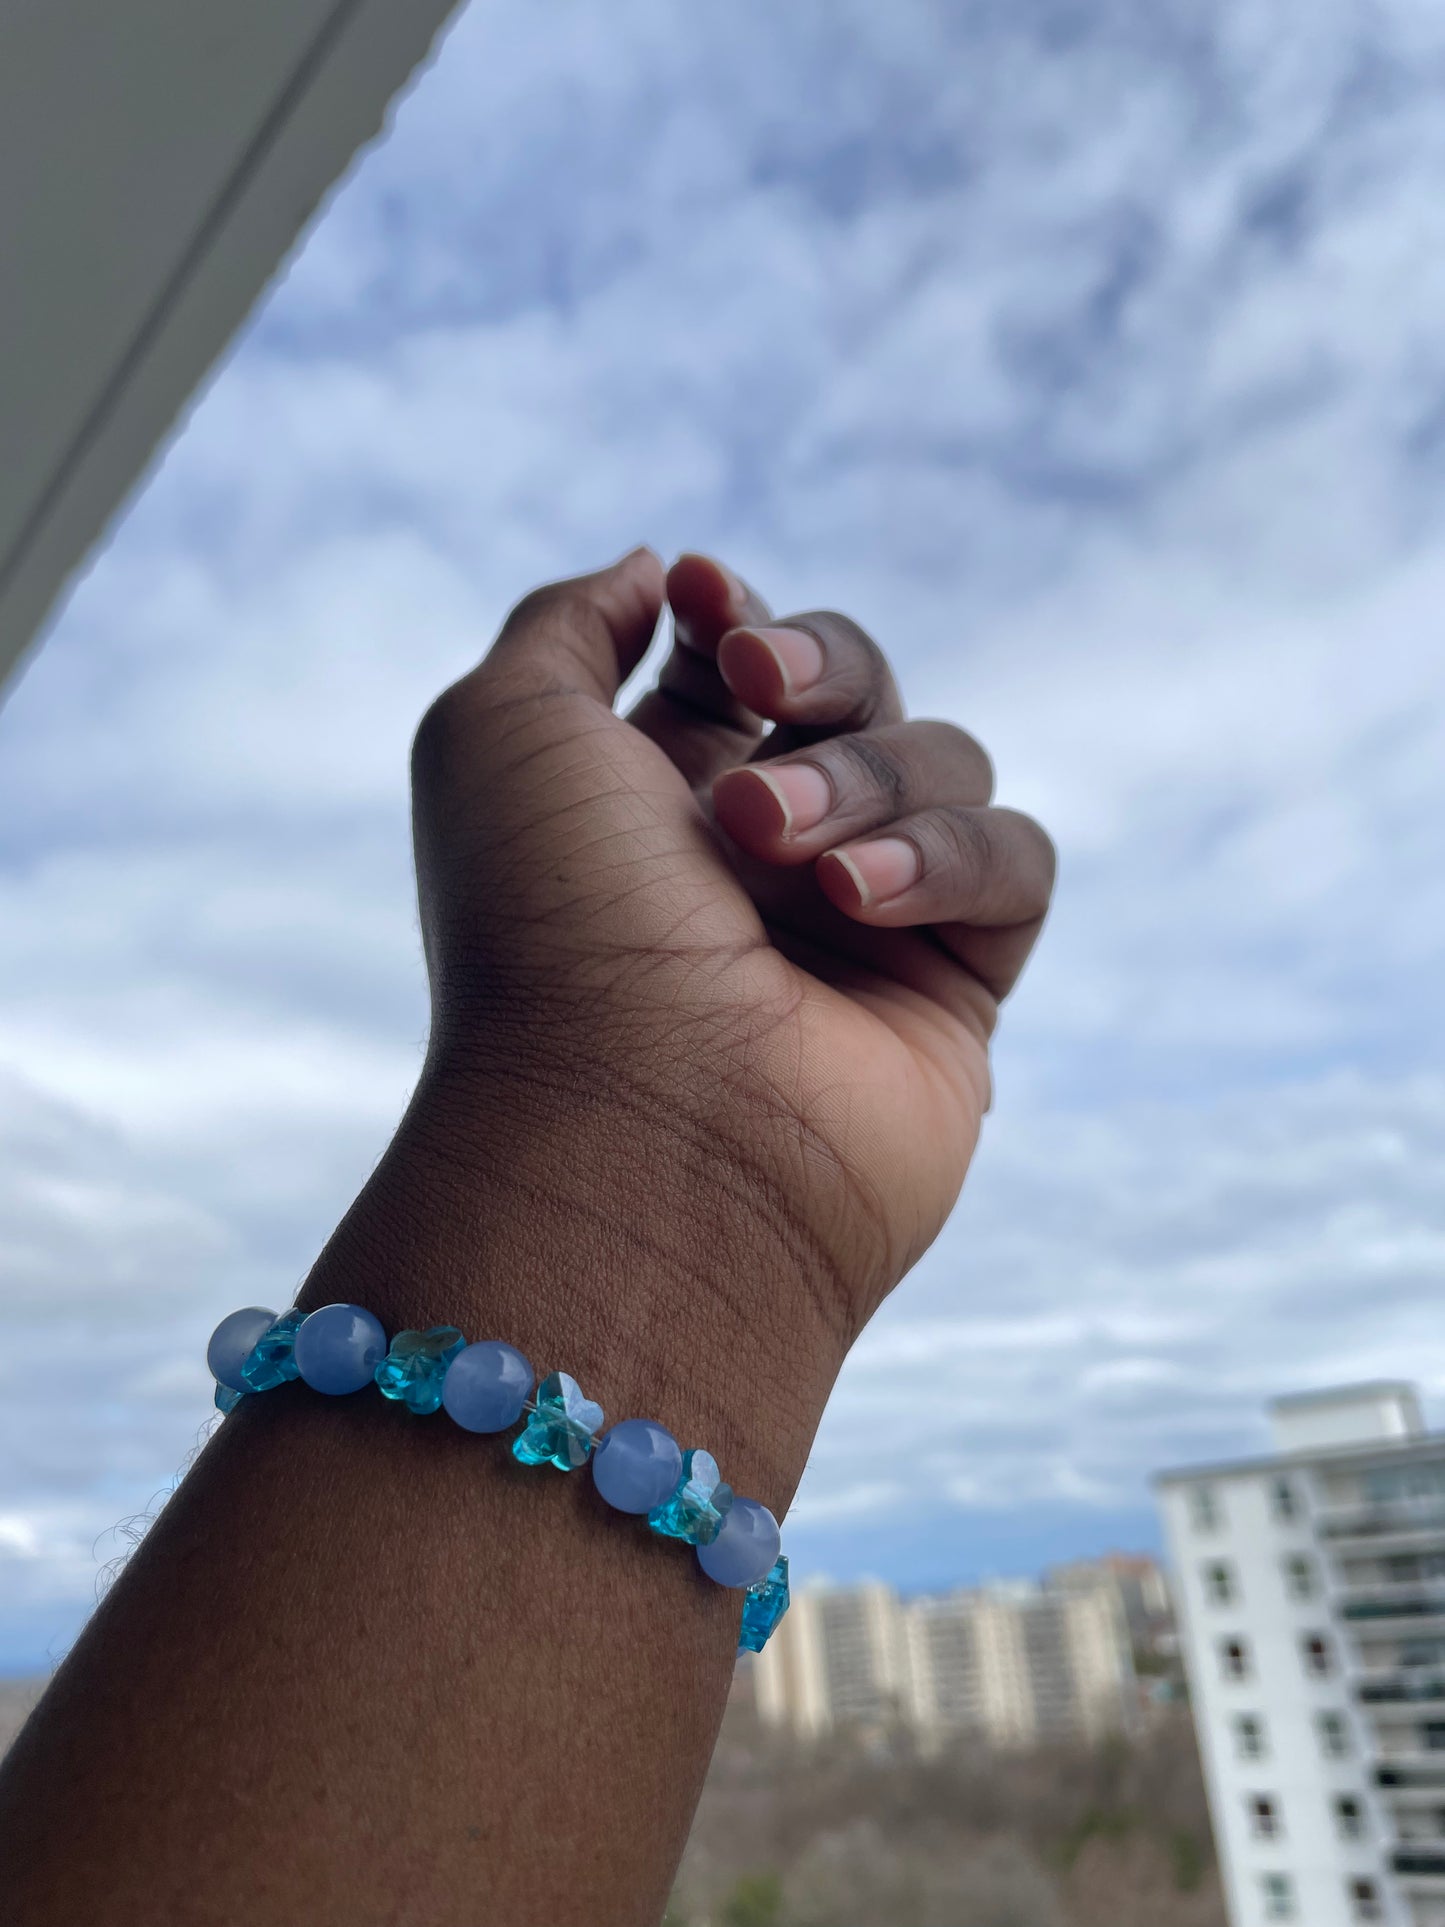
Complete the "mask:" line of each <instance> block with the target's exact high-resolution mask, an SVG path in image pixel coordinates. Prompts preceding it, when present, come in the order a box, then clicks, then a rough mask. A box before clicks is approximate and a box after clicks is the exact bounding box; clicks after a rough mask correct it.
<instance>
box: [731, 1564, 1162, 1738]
mask: <svg viewBox="0 0 1445 1927" xmlns="http://www.w3.org/2000/svg"><path fill="white" fill-rule="evenodd" d="M755 1685H756V1694H757V1706H758V1711H759V1713H760V1715H761V1716H762V1718H763V1719H764V1720H766V1721H768V1722H769V1723H770V1724H772V1725H776V1726H787V1727H790V1728H791V1729H792V1730H793V1731H794V1732H795V1733H798V1734H801V1735H804V1736H807V1735H812V1734H817V1733H822V1732H826V1731H827V1730H828V1729H829V1728H831V1727H833V1726H836V1725H840V1724H845V1723H852V1724H862V1725H884V1724H892V1723H895V1722H900V1723H902V1724H905V1725H907V1726H910V1727H912V1728H913V1729H914V1730H915V1731H917V1732H918V1733H919V1734H920V1736H922V1737H923V1738H924V1739H925V1740H928V1739H938V1740H941V1739H942V1738H944V1737H946V1736H947V1735H948V1734H951V1733H975V1734H977V1735H978V1736H979V1737H980V1738H981V1739H983V1740H986V1741H987V1742H988V1743H989V1744H990V1745H993V1746H999V1747H1009V1746H1014V1747H1020V1746H1030V1745H1033V1744H1035V1743H1037V1742H1039V1741H1043V1740H1049V1739H1062V1738H1086V1739H1087V1738H1096V1737H1098V1736H1100V1735H1101V1734H1104V1733H1107V1732H1112V1731H1116V1730H1118V1729H1119V1728H1121V1727H1122V1726H1124V1725H1125V1724H1127V1723H1128V1721H1129V1719H1130V1715H1131V1708H1132V1705H1133V1668H1132V1665H1131V1662H1130V1655H1129V1642H1128V1632H1127V1627H1126V1624H1125V1619H1124V1614H1123V1609H1122V1607H1121V1605H1120V1602H1119V1598H1118V1595H1117V1593H1116V1592H1115V1591H1114V1590H1113V1589H1112V1588H1111V1587H1110V1586H1109V1585H1107V1584H1100V1585H1097V1586H1094V1587H1083V1586H1077V1587H1074V1588H1073V1589H1068V1590H1066V1589H1062V1588H1053V1587H1043V1586H1038V1585H1033V1584H1029V1583H1020V1584H1014V1585H1007V1586H990V1587H983V1588H979V1589H976V1590H971V1591H960V1592H954V1593H948V1594H944V1595H942V1596H940V1597H934V1598H923V1599H913V1600H907V1601H904V1600H900V1599H899V1597H898V1595H897V1594H896V1593H895V1592H894V1591H893V1590H892V1588H891V1587H888V1586H883V1585H876V1584H874V1585H867V1586H856V1587H846V1588H832V1587H808V1588H804V1589H803V1590H801V1591H800V1592H798V1593H797V1594H795V1596H794V1600H793V1605H792V1608H791V1610H790V1611H789V1613H788V1616H787V1618H786V1619H785V1620H784V1621H783V1623H782V1625H781V1626H780V1627H779V1629H778V1631H777V1633H776V1634H775V1635H774V1637H773V1639H772V1640H771V1641H770V1643H769V1645H768V1647H767V1650H766V1651H765V1652H764V1653H763V1655H762V1656H761V1658H760V1660H759V1662H758V1665H757V1668H756V1674H755Z"/></svg>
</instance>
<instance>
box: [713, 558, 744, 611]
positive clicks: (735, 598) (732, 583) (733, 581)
mask: <svg viewBox="0 0 1445 1927" xmlns="http://www.w3.org/2000/svg"><path fill="white" fill-rule="evenodd" d="M717 566H718V568H719V569H720V570H721V572H722V578H723V581H724V582H726V584H727V585H728V600H729V601H730V602H731V603H732V606H733V607H734V608H735V609H736V610H737V611H738V613H739V614H741V613H742V612H743V610H745V609H746V608H747V606H748V592H747V590H746V589H745V588H744V587H743V585H742V583H741V582H740V581H739V580H738V578H737V577H736V576H735V575H734V574H733V572H732V570H731V569H730V568H729V567H728V566H727V564H726V563H725V562H719V563H718V565H717Z"/></svg>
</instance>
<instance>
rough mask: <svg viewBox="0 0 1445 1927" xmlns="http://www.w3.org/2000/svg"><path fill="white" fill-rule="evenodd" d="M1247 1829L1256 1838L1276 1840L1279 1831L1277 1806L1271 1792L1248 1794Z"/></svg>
mask: <svg viewBox="0 0 1445 1927" xmlns="http://www.w3.org/2000/svg"><path fill="white" fill-rule="evenodd" d="M1249 1830H1250V1832H1251V1833H1252V1834H1253V1835H1254V1837H1255V1839H1256V1840H1278V1838H1279V1836H1280V1832H1281V1828H1280V1823H1279V1807H1278V1806H1277V1805H1276V1803H1275V1799H1274V1796H1273V1794H1270V1793H1251V1794H1250V1796H1249Z"/></svg>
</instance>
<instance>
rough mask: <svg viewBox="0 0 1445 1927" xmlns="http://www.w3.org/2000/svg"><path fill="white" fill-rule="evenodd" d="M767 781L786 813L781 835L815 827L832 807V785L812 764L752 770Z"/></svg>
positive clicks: (795, 834) (755, 774) (792, 834)
mask: <svg viewBox="0 0 1445 1927" xmlns="http://www.w3.org/2000/svg"><path fill="white" fill-rule="evenodd" d="M749 774H750V775H753V776H756V777H757V778H758V780H759V781H760V782H763V783H766V784H767V786H768V788H769V789H770V790H771V791H772V793H773V796H774V798H775V799H776V801H777V805H778V808H779V809H780V810H781V811H782V813H783V824H782V828H781V830H780V831H779V832H778V834H779V835H780V836H799V835H801V834H802V832H803V831H804V830H811V829H814V828H815V827H816V826H817V825H818V824H819V823H821V822H822V820H823V818H824V817H825V816H826V815H827V814H828V812H829V810H831V809H832V807H833V785H832V784H831V783H830V782H829V781H828V779H827V777H826V776H825V775H824V774H823V772H822V770H820V769H814V768H813V766H812V765H811V764H810V763H789V764H787V765H786V766H785V767H783V768H781V769H754V770H751V771H750V772H749Z"/></svg>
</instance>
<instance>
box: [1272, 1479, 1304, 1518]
mask: <svg viewBox="0 0 1445 1927" xmlns="http://www.w3.org/2000/svg"><path fill="white" fill-rule="evenodd" d="M1273 1499H1274V1516H1275V1518H1276V1519H1278V1520H1280V1521H1281V1522H1282V1523H1285V1524H1287V1523H1288V1522H1289V1521H1290V1520H1291V1519H1297V1518H1298V1517H1299V1501H1298V1500H1297V1499H1296V1498H1295V1490H1294V1487H1293V1486H1292V1485H1291V1484H1290V1482H1289V1480H1288V1479H1276V1480H1275V1482H1274V1493H1273Z"/></svg>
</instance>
